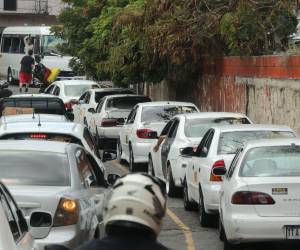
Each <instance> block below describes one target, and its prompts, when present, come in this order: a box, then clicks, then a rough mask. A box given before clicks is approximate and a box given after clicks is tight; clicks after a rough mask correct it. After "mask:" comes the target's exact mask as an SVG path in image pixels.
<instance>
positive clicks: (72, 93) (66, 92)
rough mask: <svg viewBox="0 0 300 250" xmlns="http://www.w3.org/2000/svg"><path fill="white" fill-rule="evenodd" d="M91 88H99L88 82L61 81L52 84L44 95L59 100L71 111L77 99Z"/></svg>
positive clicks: (94, 83)
mask: <svg viewBox="0 0 300 250" xmlns="http://www.w3.org/2000/svg"><path fill="white" fill-rule="evenodd" d="M93 88H100V87H99V85H98V84H97V83H96V82H94V81H89V80H63V81H56V82H53V83H52V84H51V85H50V86H49V87H48V88H47V89H45V94H50V95H55V96H57V97H59V98H61V99H62V100H63V102H64V104H65V108H66V109H67V110H69V111H72V110H73V105H75V104H78V99H79V97H80V96H81V95H82V94H83V93H84V92H85V91H86V90H88V89H93Z"/></svg>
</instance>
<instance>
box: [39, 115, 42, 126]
mask: <svg viewBox="0 0 300 250" xmlns="http://www.w3.org/2000/svg"><path fill="white" fill-rule="evenodd" d="M38 118H39V123H38V126H39V127H41V126H42V124H41V116H40V114H38Z"/></svg>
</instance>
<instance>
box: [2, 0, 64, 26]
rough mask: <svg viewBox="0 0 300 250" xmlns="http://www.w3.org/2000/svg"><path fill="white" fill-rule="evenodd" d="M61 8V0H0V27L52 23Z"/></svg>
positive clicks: (54, 21) (62, 5)
mask: <svg viewBox="0 0 300 250" xmlns="http://www.w3.org/2000/svg"><path fill="white" fill-rule="evenodd" d="M63 8H64V4H63V3H62V2H61V0H0V27H2V28H3V27H7V26H16V25H43V24H44V25H53V24H56V16H57V15H58V14H59V13H60V11H61V10H62V9H63Z"/></svg>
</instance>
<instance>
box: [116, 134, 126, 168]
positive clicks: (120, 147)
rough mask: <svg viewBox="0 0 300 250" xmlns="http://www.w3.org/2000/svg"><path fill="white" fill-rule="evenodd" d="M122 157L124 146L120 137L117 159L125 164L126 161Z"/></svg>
mask: <svg viewBox="0 0 300 250" xmlns="http://www.w3.org/2000/svg"><path fill="white" fill-rule="evenodd" d="M121 157H122V146H121V141H120V139H118V140H117V160H118V162H119V163H121V164H123V163H125V161H124V160H123V159H122V158H121Z"/></svg>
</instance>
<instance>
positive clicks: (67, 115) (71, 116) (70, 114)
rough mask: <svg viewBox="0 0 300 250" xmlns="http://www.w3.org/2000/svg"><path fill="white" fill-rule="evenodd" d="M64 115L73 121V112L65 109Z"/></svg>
mask: <svg viewBox="0 0 300 250" xmlns="http://www.w3.org/2000/svg"><path fill="white" fill-rule="evenodd" d="M66 117H67V119H68V120H70V121H74V114H73V113H72V112H70V111H66Z"/></svg>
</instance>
